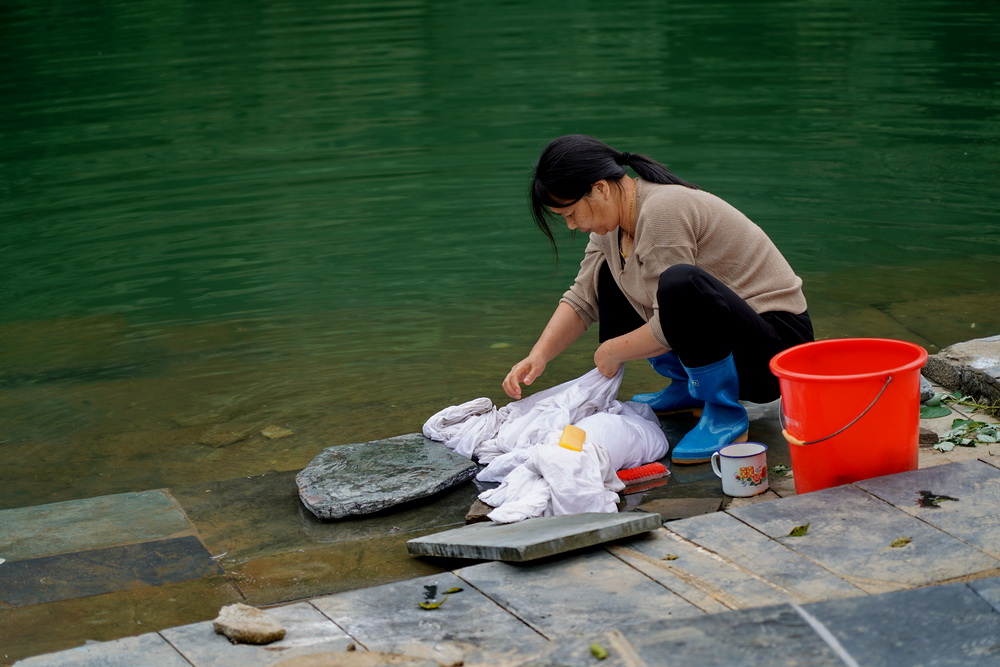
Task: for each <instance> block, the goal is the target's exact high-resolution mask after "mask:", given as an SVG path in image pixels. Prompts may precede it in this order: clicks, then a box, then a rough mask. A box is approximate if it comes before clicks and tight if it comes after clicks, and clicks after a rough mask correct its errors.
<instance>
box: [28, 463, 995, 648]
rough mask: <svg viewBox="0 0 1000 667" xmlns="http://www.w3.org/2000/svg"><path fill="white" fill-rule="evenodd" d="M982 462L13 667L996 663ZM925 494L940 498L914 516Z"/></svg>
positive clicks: (990, 473)
mask: <svg viewBox="0 0 1000 667" xmlns="http://www.w3.org/2000/svg"><path fill="white" fill-rule="evenodd" d="M980 453H981V454H982V452H980ZM994 463H995V461H994V457H992V456H983V457H982V458H978V459H972V460H967V461H964V462H954V463H948V464H944V465H942V466H935V467H930V468H926V469H922V470H916V471H913V472H908V473H900V474H897V475H890V476H887V477H880V478H876V479H870V480H865V481H863V482H858V483H856V484H853V485H848V486H841V487H835V488H831V489H824V490H822V491H816V492H813V493H809V494H804V495H791V496H788V497H786V498H780V499H777V500H774V501H772V502H767V503H752V504H745V505H743V506H740V507H735V508H730V509H727V510H725V511H721V512H714V513H711V514H704V515H701V516H696V517H691V518H688V519H683V520H680V521H675V522H671V523H669V524H667V525H666V526H664V527H661V528H657V529H655V530H653V531H651V532H649V533H645V534H643V535H641V536H637V537H632V538H626V539H623V540H618V541H616V542H614V543H610V544H606V545H603V546H600V547H591V548H588V549H584V550H576V551H572V552H570V553H567V554H562V555H558V556H553V557H549V558H542V559H538V560H534V561H530V562H525V563H507V562H500V561H495V562H475V561H473V562H472V563H470V564H469V565H468V566H466V567H461V568H458V569H456V570H454V571H453V572H444V573H439V574H434V575H429V576H425V577H418V578H416V579H410V580H407V581H403V582H397V583H390V584H384V585H381V586H376V587H372V588H363V589H358V590H353V591H348V592H343V593H338V594H334V595H329V596H321V597H317V598H313V599H310V600H308V601H304V602H298V603H295V604H291V605H286V606H282V607H275V608H272V609H270V610H268V613H269V614H271V615H272V616H273V617H274V618H275V619H276V620H277V621H279V622H280V623H282V624H283V625H284V627H285V628H286V630H287V634H286V636H285V639H283V640H281V641H279V642H276V643H274V644H271V645H269V646H264V647H257V646H248V645H238V646H233V645H231V644H230V643H229V641H228V640H226V639H225V638H223V637H222V636H220V635H217V634H216V633H215V632H214V631H213V629H212V623H211V622H210V621H206V622H201V623H195V624H190V625H184V626H180V627H174V628H167V629H163V630H161V631H159V632H158V633H148V634H144V635H140V636H138V637H131V638H127V639H121V640H117V641H112V642H106V643H101V644H91V645H87V646H84V647H80V648H76V649H71V650H69V651H64V652H61V653H54V654H48V655H43V656H37V657H34V658H29V659H26V660H24V661H23V662H22V663H20V664H24V665H69V664H73V665H77V664H80V665H89V664H92V665H98V664H100V665H105V664H139V663H140V662H141V663H145V664H188V663H189V664H192V665H218V664H234V665H235V664H239V665H258V664H259V665H265V664H277V663H282V662H287V661H289V660H290V659H292V658H304V657H305V656H311V655H316V654H327V657H330V656H339V657H340V658H343V657H344V656H345V655H348V653H347V651H346V649H347V648H348V647H349V646H351V645H353V647H354V648H355V649H356V651H355V652H357V653H359V654H360V653H363V652H364V651H381V652H388V653H398V654H402V655H408V656H413V657H414V658H420V659H423V660H424V661H425V662H426V661H427V660H431V661H432V662H431V663H430V664H434V662H436V663H438V664H458V662H459V661H462V662H464V664H466V665H502V664H511V665H514V664H533V665H588V664H597V659H596V658H594V656H593V655H592V653H591V648H590V647H591V644H593V643H597V644H600V645H601V647H603V648H604V649H605V650H607V651H608V653H609V656H608V659H607V660H604V661H601V663H600V664H603V665H640V664H650V665H656V664H669V663H670V662H671V660H672V659H676V658H683V661H684V662H688V663H689V664H699V665H701V664H747V665H749V664H788V665H791V664H809V665H826V664H830V665H834V664H836V665H840V664H893V665H896V664H907V665H909V664H934V665H948V664H961V665H973V664H975V665H984V664H1000V541H998V539H997V536H998V534H1000V531H997V530H996V527H997V523H998V517H1000V468H998V467H996V466H995V465H994ZM927 489H930V490H932V491H934V492H935V493H936V494H939V495H949V496H951V497H954V498H958V500H957V501H950V502H944V501H942V502H941V503H940V507H931V506H927V507H921V506H920V505H919V504H918V500H919V497H920V491H922V490H927ZM805 524H809V528H808V530H807V532H806V534H805V535H802V536H799V537H791V536H789V534H790V532H791V531H792V529H793V528H795V527H797V526H801V525H805ZM900 538H905V540H908V541H906V542H905V543H904V544H902V545H901V546H893V545H894V543H897V544H898V542H897V540H900ZM181 539H183V538H181ZM428 587H432V588H428ZM452 588H461V589H462V590H461V591H459V592H456V593H452V594H451V595H449V596H448V598H447V600H445V601H444V602H443V603H442V604H441V605H440V607H438V608H436V609H432V610H427V609H422V608H421V607H419V606H418V603H419V602H420V601H423V600H425V599H427V598H428V593H429V592H431V591H433V593H432V595H430V597H432V598H434V599H435V600H440V599H441V597H443V593H444V591H447V590H449V589H452ZM723 638H724V640H725V641H722V639H723ZM928 656H932V657H933V659H930V658H929V657H928ZM303 664H307V663H303ZM344 664H350V663H349V662H345V663H344ZM413 664H418V663H416V662H415V663H413Z"/></svg>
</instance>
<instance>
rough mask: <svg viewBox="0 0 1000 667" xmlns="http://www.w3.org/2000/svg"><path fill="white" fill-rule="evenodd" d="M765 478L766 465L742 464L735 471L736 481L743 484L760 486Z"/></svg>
mask: <svg viewBox="0 0 1000 667" xmlns="http://www.w3.org/2000/svg"><path fill="white" fill-rule="evenodd" d="M765 479H767V466H743V467H742V468H740V469H739V471H738V472H737V473H736V481H737V482H739V483H740V484H742V485H743V486H760V485H761V483H762V482H763V481H764V480H765Z"/></svg>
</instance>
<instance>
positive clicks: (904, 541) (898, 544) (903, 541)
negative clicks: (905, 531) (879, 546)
mask: <svg viewBox="0 0 1000 667" xmlns="http://www.w3.org/2000/svg"><path fill="white" fill-rule="evenodd" d="M912 541H913V540H911V539H910V538H908V537H900V538H899V539H898V540H893V541H892V544H890V545H889V546H891V547H905V546H906V545H907V544H909V543H910V542H912Z"/></svg>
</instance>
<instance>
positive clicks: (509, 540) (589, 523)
mask: <svg viewBox="0 0 1000 667" xmlns="http://www.w3.org/2000/svg"><path fill="white" fill-rule="evenodd" d="M659 527H660V515H659V514H650V513H646V512H625V513H622V514H602V513H599V512H588V513H583V514H568V515H563V516H548V517H536V518H533V519H527V520H525V521H519V522H517V523H508V524H498V523H493V522H483V523H473V524H470V525H468V526H463V527H461V528H455V529H453V530H448V531H444V532H442V533H435V534H433V535H426V536H424V537H418V538H416V539H412V540H410V541H408V542H407V543H406V548H407V550H408V551H409V552H410V553H411V554H413V555H415V556H444V557H447V558H473V559H476V560H503V561H526V560H534V559H536V558H542V557H545V556H554V555H556V554H561V553H564V552H566V551H571V550H573V549H582V548H584V547H590V546H594V545H595V544H601V543H603V542H610V541H611V540H617V539H620V538H623V537H630V536H632V535H638V534H639V533H645V532H648V531H650V530H655V529H657V528H659Z"/></svg>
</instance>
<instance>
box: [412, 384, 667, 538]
mask: <svg viewBox="0 0 1000 667" xmlns="http://www.w3.org/2000/svg"><path fill="white" fill-rule="evenodd" d="M622 374H623V370H619V372H618V374H617V375H616V376H615V377H613V378H607V377H605V376H604V375H602V374H601V373H600V371H598V370H597V369H594V370H592V371H590V372H589V373H587V374H586V375H583V376H581V377H579V378H577V379H575V380H571V381H569V382H565V383H563V384H561V385H558V386H555V387H551V388H549V389H546V390H544V391H540V392H538V393H537V394H534V395H532V396H529V397H528V398H525V399H522V400H519V401H514V402H512V403H509V404H508V405H506V406H504V407H502V408H496V407H495V406H493V404H492V402H490V401H489V399H486V398H479V399H475V400H473V401H469V402H467V403H463V404H462V405H459V406H453V407H450V408H446V409H444V410H442V411H440V412H438V413H437V414H435V415H434V416H433V417H431V418H430V419H429V420H428V421H427V423H425V424H424V428H423V432H424V435H425V436H427V437H428V438H430V439H432V440H438V441H440V442H442V443H444V445H445V446H447V447H449V448H450V449H452V450H454V451H455V452H456V453H458V454H461V455H462V456H466V457H469V458H471V459H474V460H477V461H478V462H479V463H483V464H487V465H486V467H485V468H483V469H482V470H481V471H480V472H479V474H478V475H477V476H476V477H477V479H479V480H481V481H488V482H501V484H500V486H499V487H497V488H495V489H491V490H489V491H486V492H484V493H482V494H481V495H480V499H481V500H482V501H483V502H485V503H487V504H488V505H490V506H492V507H494V508H496V509H494V510H493V512H491V513H490V514H489V517H490V518H491V519H493V520H494V521H497V522H499V523H509V522H512V521H520V520H521V519H526V518H529V517H532V516H552V515H561V514H574V513H578V512H615V511H617V502H618V493H617V492H618V491H620V490H622V489H623V488H624V484H622V482H621V480H619V479H618V476H617V474H616V472H617V471H618V470H622V469H624V468H634V467H637V466H640V465H643V464H645V463H649V462H651V461H656V460H658V459H660V458H662V457H663V456H665V455H666V453H667V448H668V444H667V438H666V436H665V435H664V434H663V431H662V430H661V429H660V426H659V421H658V420H657V418H656V415H655V414H654V413H653V411H652V409H650V407H649V406H648V405H644V404H640V403H631V402H625V403H623V402H621V401H618V400H616V398H615V396H617V394H618V388H619V386H620V385H621V379H622ZM567 424H573V425H575V426H578V427H579V428H581V429H583V430H584V431H585V432H586V434H587V436H586V440H585V442H584V447H583V450H582V451H580V452H576V451H572V450H568V449H565V448H563V447H560V446H559V444H558V443H559V437H560V435H561V434H562V431H563V428H565V427H566V425H567Z"/></svg>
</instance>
